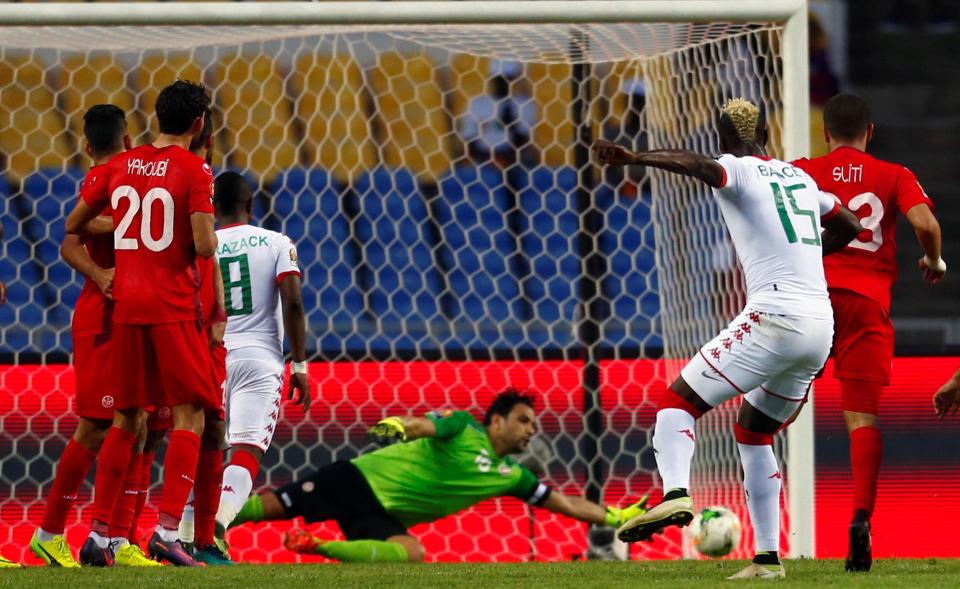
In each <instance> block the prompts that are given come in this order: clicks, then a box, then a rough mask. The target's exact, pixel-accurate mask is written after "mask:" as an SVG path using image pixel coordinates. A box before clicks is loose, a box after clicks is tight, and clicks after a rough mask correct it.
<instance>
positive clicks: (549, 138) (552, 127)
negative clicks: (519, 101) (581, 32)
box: [527, 63, 573, 167]
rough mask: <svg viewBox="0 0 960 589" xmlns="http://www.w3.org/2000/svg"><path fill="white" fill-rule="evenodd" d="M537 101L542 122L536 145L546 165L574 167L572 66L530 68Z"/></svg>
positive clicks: (537, 133) (534, 131)
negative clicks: (571, 109)
mask: <svg viewBox="0 0 960 589" xmlns="http://www.w3.org/2000/svg"><path fill="white" fill-rule="evenodd" d="M527 75H528V76H529V78H530V84H531V85H532V86H533V94H532V96H533V99H534V101H535V102H536V103H537V108H538V109H539V116H540V119H539V121H538V122H537V126H536V127H534V129H533V144H534V145H535V146H536V148H537V150H538V151H539V152H540V154H541V158H542V161H543V163H545V164H546V165H548V166H551V167H559V166H565V165H570V164H572V163H573V119H572V117H571V116H570V108H571V103H572V101H573V91H572V89H571V88H570V75H571V73H570V65H569V64H564V63H532V64H530V65H529V67H528V68H527Z"/></svg>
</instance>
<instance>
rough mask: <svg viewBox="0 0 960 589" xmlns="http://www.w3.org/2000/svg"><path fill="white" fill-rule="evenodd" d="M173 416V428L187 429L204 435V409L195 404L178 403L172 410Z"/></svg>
mask: <svg viewBox="0 0 960 589" xmlns="http://www.w3.org/2000/svg"><path fill="white" fill-rule="evenodd" d="M170 413H171V415H172V416H173V429H179V430H186V431H190V432H193V433H195V434H196V435H197V436H202V435H203V422H204V415H203V409H201V408H199V407H196V406H194V405H177V406H176V407H173V408H172V409H171V411H170Z"/></svg>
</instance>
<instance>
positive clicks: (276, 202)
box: [271, 168, 364, 350]
mask: <svg viewBox="0 0 960 589" xmlns="http://www.w3.org/2000/svg"><path fill="white" fill-rule="evenodd" d="M340 192H341V188H340V186H339V185H338V184H337V183H336V182H335V181H334V180H332V179H331V178H330V176H329V175H328V174H327V173H326V172H325V171H324V170H320V169H311V170H304V169H302V168H293V169H289V170H286V171H284V172H283V174H281V175H280V176H278V177H277V179H276V180H275V182H274V186H273V189H272V190H271V194H272V195H273V199H272V204H273V207H274V211H276V212H277V214H278V216H280V214H281V213H282V214H284V215H285V216H284V217H282V220H283V222H282V224H281V227H280V229H281V230H283V231H285V232H286V233H287V235H288V236H289V237H290V238H291V239H292V240H293V241H294V243H295V244H296V246H297V252H298V254H299V256H300V260H301V268H302V269H303V274H304V275H303V280H304V287H303V297H304V302H305V306H306V308H307V310H308V312H307V323H308V331H309V332H310V333H311V334H312V335H314V336H315V337H316V338H317V340H318V345H319V346H320V347H321V349H323V350H343V349H344V346H345V345H346V340H347V339H348V337H349V335H350V334H351V333H352V332H353V331H354V328H353V325H354V323H355V321H356V319H357V318H358V317H360V316H361V315H362V314H363V311H364V304H363V295H362V293H361V291H360V290H359V288H358V287H357V283H356V281H355V280H354V270H355V268H356V267H357V265H358V264H359V255H358V253H357V250H356V247H355V245H354V244H353V242H352V241H351V238H350V222H349V220H348V219H347V217H346V215H345V214H344V212H343V207H342V206H341V195H340ZM293 211H296V214H293ZM354 343H356V342H354Z"/></svg>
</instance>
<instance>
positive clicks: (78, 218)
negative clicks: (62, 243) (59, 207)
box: [64, 199, 100, 236]
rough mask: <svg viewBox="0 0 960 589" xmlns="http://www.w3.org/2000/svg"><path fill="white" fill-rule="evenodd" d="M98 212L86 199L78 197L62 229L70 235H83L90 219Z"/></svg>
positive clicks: (94, 217)
mask: <svg viewBox="0 0 960 589" xmlns="http://www.w3.org/2000/svg"><path fill="white" fill-rule="evenodd" d="M99 214H100V210H99V209H94V208H92V207H91V206H90V205H88V204H87V202H86V201H84V200H83V199H80V200H78V201H77V204H76V206H74V207H73V210H72V211H70V215H69V216H68V217H67V220H66V222H65V223H64V230H65V231H66V232H67V233H69V234H72V235H80V236H85V235H87V227H88V226H89V223H90V221H93V220H94V219H96V218H97V216H98V215H99Z"/></svg>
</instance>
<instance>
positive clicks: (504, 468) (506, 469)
mask: <svg viewBox="0 0 960 589" xmlns="http://www.w3.org/2000/svg"><path fill="white" fill-rule="evenodd" d="M497 471H499V472H500V474H501V475H503V476H505V477H508V476H510V472H511V469H510V465H509V464H501V465H500V467H499V468H498V469H497Z"/></svg>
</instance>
